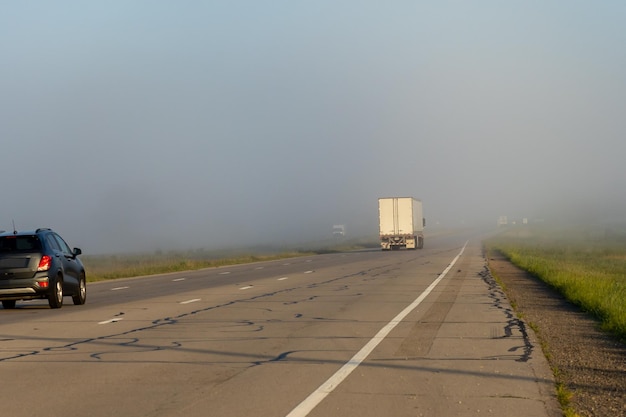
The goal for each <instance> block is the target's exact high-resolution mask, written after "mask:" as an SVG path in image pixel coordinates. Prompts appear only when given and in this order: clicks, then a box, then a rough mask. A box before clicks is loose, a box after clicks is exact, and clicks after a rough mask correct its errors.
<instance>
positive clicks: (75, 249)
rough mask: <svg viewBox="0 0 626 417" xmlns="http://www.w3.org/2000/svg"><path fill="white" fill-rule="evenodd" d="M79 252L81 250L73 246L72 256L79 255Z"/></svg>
mask: <svg viewBox="0 0 626 417" xmlns="http://www.w3.org/2000/svg"><path fill="white" fill-rule="evenodd" d="M81 253H83V251H82V250H80V248H74V250H73V251H72V255H74V257H76V256H78V255H80V254H81Z"/></svg>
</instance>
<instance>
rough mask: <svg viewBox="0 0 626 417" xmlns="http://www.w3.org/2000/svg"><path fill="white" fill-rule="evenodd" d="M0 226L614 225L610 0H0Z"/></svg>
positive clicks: (621, 57)
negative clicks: (389, 214)
mask: <svg viewBox="0 0 626 417" xmlns="http://www.w3.org/2000/svg"><path fill="white" fill-rule="evenodd" d="M3 6H4V7H3V12H2V14H1V15H0V49H1V51H2V55H3V65H2V68H1V69H0V72H1V74H2V77H0V134H1V136H2V143H3V147H2V149H3V158H2V164H1V166H0V175H1V176H2V178H3V181H2V182H3V187H2V204H1V205H0V229H5V230H10V229H11V228H12V227H13V226H12V221H15V224H16V226H17V228H18V229H34V228H37V227H52V228H54V229H56V230H57V231H59V232H60V234H61V235H62V236H64V237H65V238H66V239H67V240H68V242H69V243H70V245H72V246H80V247H81V248H82V249H83V250H84V251H85V252H86V253H100V252H121V251H125V250H133V251H138V250H154V249H162V250H167V249H170V248H184V249H187V248H192V247H206V248H216V247H222V246H245V245H248V244H277V243H283V242H285V243H291V242H303V241H307V240H309V239H310V240H316V239H323V238H325V237H326V236H330V234H331V232H332V225H333V224H345V225H346V228H347V233H348V235H349V236H369V235H375V234H376V233H377V226H378V223H377V215H378V211H377V210H378V206H377V200H378V198H379V197H388V196H413V197H415V198H419V199H421V200H422V202H423V204H424V214H425V217H426V218H427V221H428V225H429V226H431V227H434V226H435V225H438V226H440V227H458V226H459V225H473V224H480V225H484V224H493V225H494V226H495V224H496V220H497V217H498V216H500V215H507V216H509V217H510V218H517V219H521V218H523V217H525V218H529V219H535V218H542V219H554V220H557V219H565V218H567V219H572V220H574V221H581V222H586V221H589V222H591V221H593V222H624V221H626V195H625V193H624V191H623V190H624V189H625V188H626V174H625V173H624V168H623V167H622V159H623V155H624V153H625V152H624V151H625V150H626V142H624V132H626V129H625V128H626V118H624V117H623V115H622V113H623V109H624V108H626V103H624V102H625V101H626V54H624V45H625V44H626V30H625V29H624V24H623V22H624V21H625V20H626V4H624V3H622V2H619V1H605V2H601V3H589V2H582V1H572V2H563V1H529V2H498V1H477V2H463V1H445V2H420V1H418V2H415V1H396V2H377V1H339V2H336V1H333V2H330V1H325V0H322V1H316V2H289V1H273V2H264V3H260V2H247V3H240V2H226V1H211V2H185V3H176V2H166V1H158V0H157V1H147V0H143V1H119V0H118V1H115V0H114V1H108V2H96V3H93V2H80V1H68V0H60V1H56V2H5V3H4V4H3Z"/></svg>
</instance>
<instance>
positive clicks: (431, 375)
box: [0, 232, 561, 417]
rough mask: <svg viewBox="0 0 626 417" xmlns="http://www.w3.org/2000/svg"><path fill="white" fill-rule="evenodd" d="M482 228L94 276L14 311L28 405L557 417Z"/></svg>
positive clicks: (1, 358)
mask: <svg viewBox="0 0 626 417" xmlns="http://www.w3.org/2000/svg"><path fill="white" fill-rule="evenodd" d="M529 332H530V330H529V329H527V328H526V326H525V325H524V323H522V322H520V321H519V320H518V319H517V318H516V317H515V315H514V314H513V313H512V311H511V308H510V305H509V304H508V302H507V300H506V299H505V298H504V296H503V294H502V292H501V291H500V290H499V288H498V287H497V286H495V285H494V283H493V281H492V280H491V279H490V278H489V276H488V274H486V263H485V259H484V257H483V255H482V251H481V244H480V238H479V236H475V235H472V234H471V233H470V232H464V233H457V234H448V235H441V236H435V237H431V238H429V239H428V240H426V245H425V248H424V249H423V250H412V251H391V252H382V251H380V250H365V251H356V252H349V253H340V254H329V255H318V256H306V257H300V258H294V259H288V260H280V261H271V262H260V263H254V264H246V265H238V266H230V267H222V268H211V269H204V270H201V271H193V272H183V273H175V274H166V275H159V276H152V277H143V278H134V279H122V280H116V281H110V282H103V283H94V284H90V285H89V286H88V296H87V304H85V305H84V306H74V305H72V303H71V299H70V298H66V304H65V306H64V307H63V308H62V309H59V310H51V309H49V308H48V306H47V302H45V301H35V302H28V303H25V302H21V303H20V302H18V307H17V308H16V309H14V310H2V309H1V308H0V372H1V375H2V377H1V378H0V395H1V398H2V403H1V406H0V409H1V410H2V414H3V415H7V416H13V417H20V416H43V415H48V416H69V417H73V416H76V417H85V416H92V417H100V416H102V417H104V416H106V417H110V416H125V417H130V416H185V417H196V416H197V417H200V416H201V417H206V416H220V417H228V416H233V417H234V416H237V417H240V416H255V417H262V416H268V417H269V416H272V417H277V416H278V417H284V416H289V417H304V416H316V417H322V416H323V417H328V416H359V417H369V416H371V417H381V416H393V417H401V416H412V417H415V416H475V415H493V416H526V417H527V416H558V415H561V414H560V412H559V409H558V405H557V403H556V400H555V395H554V385H553V384H554V382H553V379H552V376H551V373H550V370H549V368H548V365H547V363H546V361H545V359H544V358H543V355H542V353H541V350H540V348H539V346H538V345H537V343H536V342H535V341H534V338H533V335H532V334H531V333H529Z"/></svg>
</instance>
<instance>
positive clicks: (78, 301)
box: [72, 272, 87, 306]
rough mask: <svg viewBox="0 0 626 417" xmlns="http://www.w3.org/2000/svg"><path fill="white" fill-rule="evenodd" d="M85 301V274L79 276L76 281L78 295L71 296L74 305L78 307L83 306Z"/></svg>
mask: <svg viewBox="0 0 626 417" xmlns="http://www.w3.org/2000/svg"><path fill="white" fill-rule="evenodd" d="M86 300H87V280H86V279H85V273H84V272H83V273H82V274H80V278H79V279H78V293H77V294H76V295H73V296H72V301H74V305H77V306H80V305H83V304H85V301H86Z"/></svg>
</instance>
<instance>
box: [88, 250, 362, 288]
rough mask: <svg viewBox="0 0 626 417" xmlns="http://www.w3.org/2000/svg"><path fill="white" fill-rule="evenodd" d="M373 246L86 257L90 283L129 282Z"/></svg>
mask: <svg viewBox="0 0 626 417" xmlns="http://www.w3.org/2000/svg"><path fill="white" fill-rule="evenodd" d="M371 245H372V244H371V243H369V242H361V241H347V242H332V244H329V245H321V246H318V247H317V248H315V249H313V248H297V249H276V248H269V249H268V248H253V249H248V250H214V251H208V250H190V251H184V252H183V251H171V252H162V251H156V252H154V253H143V254H124V255H122V254H117V255H83V256H81V260H82V262H83V264H84V265H85V269H86V271H87V280H88V282H96V281H104V280H110V279H118V278H129V277H138V276H146V275H155V274H164V273H169V272H181V271H192V270H198V269H203V268H217V267H220V266H228V265H239V264H245V263H252V262H261V261H272V260H277V259H288V258H294V257H299V256H310V255H319V254H324V253H333V252H341V251H349V250H356V249H362V248H365V247H370V246H371Z"/></svg>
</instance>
